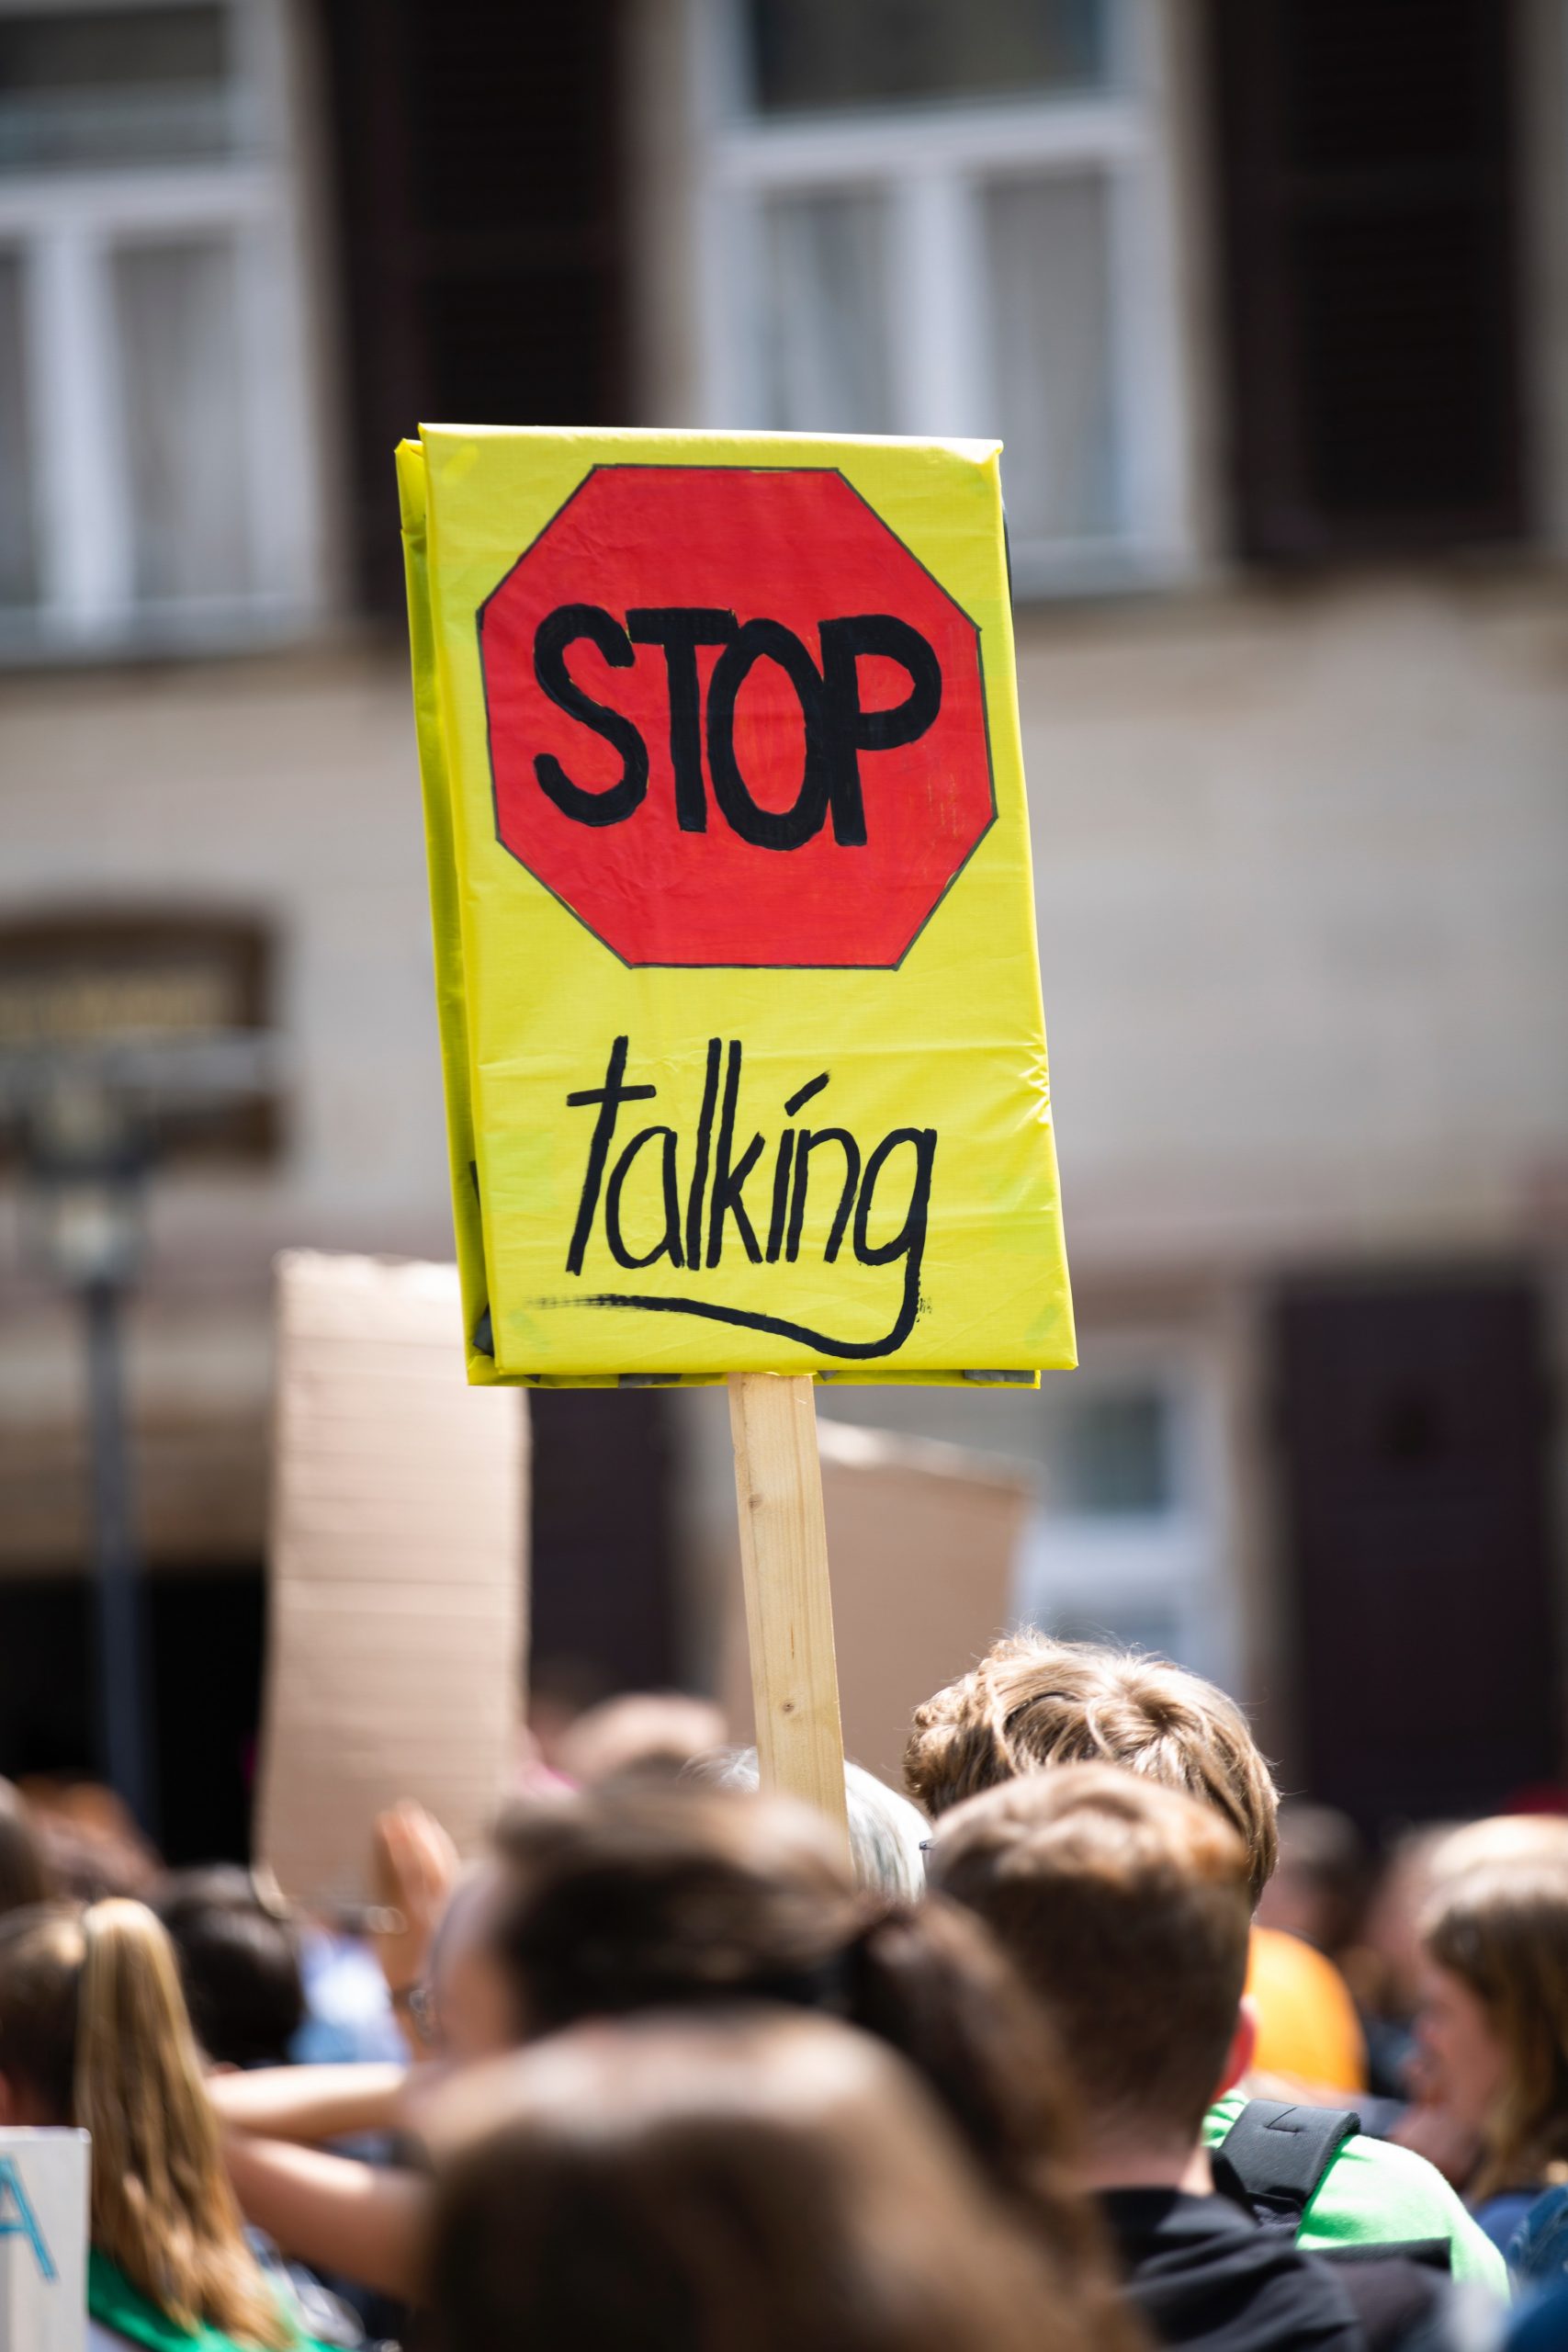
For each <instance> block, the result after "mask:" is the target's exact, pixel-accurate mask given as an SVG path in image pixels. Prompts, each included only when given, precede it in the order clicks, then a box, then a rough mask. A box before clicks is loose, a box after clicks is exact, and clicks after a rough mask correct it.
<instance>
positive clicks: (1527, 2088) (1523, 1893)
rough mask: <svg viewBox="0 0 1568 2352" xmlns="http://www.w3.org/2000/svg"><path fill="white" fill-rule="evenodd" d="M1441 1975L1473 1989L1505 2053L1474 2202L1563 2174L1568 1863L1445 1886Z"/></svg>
mask: <svg viewBox="0 0 1568 2352" xmlns="http://www.w3.org/2000/svg"><path fill="white" fill-rule="evenodd" d="M1421 1940H1422V1942H1423V1943H1424V1944H1425V1946H1426V1948H1427V1952H1428V1953H1429V1955H1430V1956H1431V1958H1432V1959H1433V1960H1434V1961H1436V1962H1437V1963H1438V1967H1439V1968H1445V1969H1447V1970H1448V1971H1449V1973H1450V1975H1453V1976H1457V1977H1459V1979H1460V1980H1461V1983H1462V1984H1464V1985H1468V1986H1469V1988H1470V1990H1471V1991H1472V1993H1473V1994H1474V1995H1475V1997H1476V1998H1477V2000H1478V2001H1480V2003H1481V2005H1482V2007H1483V2009H1484V2010H1485V2012H1486V2017H1487V2021H1488V2023H1489V2024H1490V2026H1491V2029H1492V2030H1493V2032H1494V2033H1495V2035H1496V2037H1497V2040H1498V2041H1500V2042H1501V2044H1502V2046H1503V2050H1504V2052H1505V2067H1504V2076H1503V2086H1502V2088H1501V2090H1500V2091H1499V2093H1498V2095H1497V2098H1496V2099H1495V2102H1494V2104H1493V2109H1492V2112H1491V2114H1490V2115H1489V2116H1488V2117H1487V2119H1486V2121H1485V2125H1484V2127H1483V2139H1484V2143H1485V2146H1484V2152H1483V2156H1482V2161H1481V2165H1480V2167H1479V2169H1478V2171H1477V2172H1476V2175H1475V2177H1474V2178H1473V2179H1472V2181H1471V2182H1470V2183H1469V2184H1468V2187H1467V2188H1466V2192H1465V2193H1466V2195H1467V2196H1468V2197H1469V2198H1470V2199H1472V2202H1473V2201H1475V2200H1476V2199H1485V2198H1488V2197H1493V2196H1495V2195H1496V2193H1497V2192H1498V2190H1499V2189H1504V2188H1529V2187H1532V2186H1533V2185H1534V2184H1535V2183H1536V2182H1538V2181H1544V2180H1546V2179H1547V2178H1548V2177H1558V2178H1561V2177H1562V2171H1563V2167H1564V2165H1565V2162H1568V1863H1565V1862H1564V1861H1563V1860H1552V1859H1551V1858H1550V1857H1543V1856H1536V1857H1533V1858H1532V1857H1529V1856H1526V1855H1523V1854H1520V1855H1517V1856H1515V1857H1514V1858H1512V1859H1508V1860H1496V1861H1490V1862H1482V1863H1478V1864H1477V1865H1476V1866H1475V1867H1474V1868H1472V1869H1471V1870H1467V1871H1461V1872H1460V1873H1459V1874H1458V1875H1457V1876H1456V1877H1454V1878H1451V1879H1445V1880H1443V1881H1442V1882H1440V1883H1439V1885H1438V1891H1437V1893H1436V1894H1435V1895H1434V1896H1433V1898H1432V1901H1431V1905H1430V1906H1429V1908H1428V1909H1427V1914H1426V1916H1425V1917H1424V1918H1423V1920H1422V1923H1421Z"/></svg>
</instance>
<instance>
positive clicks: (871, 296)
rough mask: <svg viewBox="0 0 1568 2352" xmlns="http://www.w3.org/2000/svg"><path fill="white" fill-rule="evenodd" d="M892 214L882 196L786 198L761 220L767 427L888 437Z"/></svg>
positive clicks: (794, 430) (890, 409) (770, 205)
mask: <svg viewBox="0 0 1568 2352" xmlns="http://www.w3.org/2000/svg"><path fill="white" fill-rule="evenodd" d="M763 250H764V291H763V302H764V311H763V316H762V321H761V327H762V348H763V371H764V382H765V388H766V411H767V413H766V417H765V420H764V421H765V422H766V423H767V424H769V425H771V426H773V428H775V429H776V430H778V431H781V432H786V433H886V432H889V431H890V430H891V429H892V422H891V420H892V397H891V387H890V383H889V371H888V334H887V295H886V284H887V272H886V205H885V203H884V201H883V199H882V198H881V197H879V196H865V195H854V196H845V195H833V196H791V197H782V198H777V199H775V200H774V201H773V203H771V204H769V205H768V207H767V208H766V211H765V213H764V216H763Z"/></svg>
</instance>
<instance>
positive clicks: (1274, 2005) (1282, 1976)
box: [1247, 1928, 1367, 2091]
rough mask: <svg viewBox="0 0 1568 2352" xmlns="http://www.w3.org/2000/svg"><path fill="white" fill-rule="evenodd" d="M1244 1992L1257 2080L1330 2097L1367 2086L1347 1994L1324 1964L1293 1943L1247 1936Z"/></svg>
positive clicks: (1278, 1935) (1275, 1935) (1271, 1935)
mask: <svg viewBox="0 0 1568 2352" xmlns="http://www.w3.org/2000/svg"><path fill="white" fill-rule="evenodd" d="M1247 1993H1248V1995H1249V1996H1250V1997H1251V1999H1252V2001H1253V2002H1254V2004H1255V2006H1256V2007H1257V2010H1258V2054H1257V2056H1256V2057H1255V2058H1254V2060H1253V2062H1252V2063H1253V2064H1254V2066H1255V2067H1256V2068H1257V2069H1258V2072H1259V2073H1260V2074H1266V2075H1294V2076H1296V2077H1297V2078H1298V2079H1299V2080H1300V2081H1302V2082H1304V2083H1313V2084H1318V2085H1321V2086H1324V2087H1325V2088H1326V2089H1329V2090H1337V2091H1361V2090H1365V2088H1366V2086H1367V2046H1366V2043H1365V2041H1363V2040H1362V2038H1361V2025H1360V2020H1359V2018H1358V2017H1357V2015H1356V2005H1355V2003H1354V2002H1353V2001H1352V2000H1351V1998H1350V1994H1349V1989H1348V1986H1347V1985H1346V1983H1345V1979H1344V1978H1343V1977H1342V1976H1341V1975H1340V1973H1339V1971H1338V1970H1337V1968H1336V1967H1335V1965H1334V1962H1332V1961H1331V1960H1325V1958H1324V1956H1323V1954H1322V1953H1321V1952H1320V1951H1314V1950H1313V1947H1312V1946H1311V1944H1307V1943H1303V1941H1302V1939H1301V1938H1300V1937H1299V1936H1287V1935H1286V1934H1284V1933H1283V1931H1282V1930H1281V1929H1280V1928H1254V1929H1253V1930H1252V1951H1251V1956H1250V1959H1249V1962H1248V1964H1247Z"/></svg>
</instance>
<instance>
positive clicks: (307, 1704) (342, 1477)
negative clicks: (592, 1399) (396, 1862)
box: [257, 1251, 528, 1904]
mask: <svg viewBox="0 0 1568 2352" xmlns="http://www.w3.org/2000/svg"><path fill="white" fill-rule="evenodd" d="M527 1505H528V1422H527V1404H526V1399H525V1397H524V1396H522V1395H521V1394H519V1393H517V1392H514V1391H509V1390H505V1389H495V1390H485V1389H471V1388H469V1387H468V1385H467V1384H466V1382H465V1379H464V1371H463V1331H462V1313H461V1308H460V1306H459V1302H458V1294H457V1269H456V1268H455V1267H452V1266H436V1265H425V1264H420V1263H415V1262H405V1261H379V1260H375V1259H368V1258H349V1257H327V1256H323V1255H320V1254H317V1253H315V1252H311V1251H289V1252H288V1253H286V1254H285V1255H284V1256H283V1257H281V1258H280V1259H279V1261H278V1263H277V1374H276V1422H275V1430H274V1464H273V1498H272V1530H271V1545H270V1563H269V1566H270V1595H269V1601H270V1606H269V1631H268V1645H267V1674H266V1697H265V1724H264V1745H263V1762H262V1773H261V1785H260V1802H259V1812H258V1820H257V1849H258V1851H259V1852H260V1854H261V1855H262V1856H263V1857H264V1858H265V1860H266V1861H267V1862H269V1863H270V1864H271V1866H272V1868H273V1869H274V1870H275V1871H276V1873H277V1876H278V1879H279V1880H280V1882H281V1883H282V1884H283V1886H284V1887H285V1889H286V1890H287V1891H288V1894H291V1895H293V1896H295V1897H297V1898H299V1899H300V1900H303V1901H307V1902H311V1903H317V1904H332V1903H335V1902H340V1901H354V1900H357V1899H359V1898H361V1897H362V1896H363V1895H364V1894H366V1892H367V1888H366V1860H367V1850H368V1839H369V1832H370V1825H371V1822H372V1820H373V1818H374V1816H375V1815H376V1814H377V1812H378V1811H379V1810H380V1809H382V1808H383V1807H384V1806H386V1805H389V1804H392V1803H393V1802H394V1801H395V1800H396V1799H397V1798H399V1797H413V1798H416V1799H418V1801H419V1802H420V1803H421V1804H424V1805H427V1806H428V1807H429V1808H430V1810H431V1812H432V1813H434V1815H436V1817H437V1818H438V1819H439V1820H440V1821H442V1822H444V1823H445V1825H446V1827H447V1829H448V1830H450V1832H451V1834H452V1836H453V1837H454V1838H456V1839H457V1843H458V1845H459V1847H460V1848H464V1849H467V1848H469V1847H471V1846H473V1845H475V1844H476V1843H477V1842H478V1841H479V1838H481V1836H482V1834H483V1831H484V1829H485V1826H486V1825H487V1823H488V1821H489V1820H490V1818H491V1815H493V1813H494V1810H495V1806H496V1804H497V1802H498V1799H499V1797H500V1796H501V1794H502V1790H503V1787H504V1785H505V1783H506V1781H507V1779H508V1777H509V1775H510V1772H511V1770H512V1769H513V1763H514V1758H515V1754H516V1743H517V1736H518V1730H519V1725H520V1723H521V1719H522V1707H523V1679H522V1678H523V1657H524V1644H525V1616H526V1610H525V1595H526V1589H527V1533H528V1510H527Z"/></svg>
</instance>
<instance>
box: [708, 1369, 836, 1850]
mask: <svg viewBox="0 0 1568 2352" xmlns="http://www.w3.org/2000/svg"><path fill="white" fill-rule="evenodd" d="M729 1419H730V1430H731V1434H732V1437H733V1439H734V1444H735V1493H736V1502H737V1507H738V1511H739V1535H740V1569H741V1589H742V1591H743V1593H744V1596H745V1607H746V1632H747V1645H748V1648H749V1651H750V1668H751V1692H752V1700H753V1705H754V1710H755V1723H756V1733H757V1768H758V1777H759V1779H760V1781H761V1785H762V1787H763V1788H764V1789H767V1790H770V1791H776V1792H779V1793H780V1794H782V1795H784V1796H793V1797H798V1798H799V1799H800V1800H801V1801H802V1803H803V1804H810V1805H814V1806H816V1808H817V1810H818V1812H819V1813H823V1814H826V1815H827V1816H828V1818H829V1820H830V1821H832V1822H833V1823H835V1824H836V1825H837V1826H838V1827H839V1828H840V1830H841V1831H842V1833H843V1835H844V1837H845V1838H846V1840H847V1838H848V1836H849V1823H848V1818H847V1815H846V1814H845V1810H844V1744H843V1737H842V1735H841V1733H840V1728H839V1686H838V1680H837V1677H836V1673H835V1670H834V1660H833V1600H832V1594H831V1591H830V1589H829V1578H828V1538H827V1531H826V1529H825V1527H824V1524H823V1517H822V1476H821V1472H820V1470H819V1468H818V1454H817V1401H816V1396H815V1392H814V1390H813V1387H812V1384H811V1382H810V1381H809V1380H808V1379H787V1378H780V1377H779V1376H777V1375H775V1374H772V1373H766V1372H737V1373H732V1374H730V1378H729Z"/></svg>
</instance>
